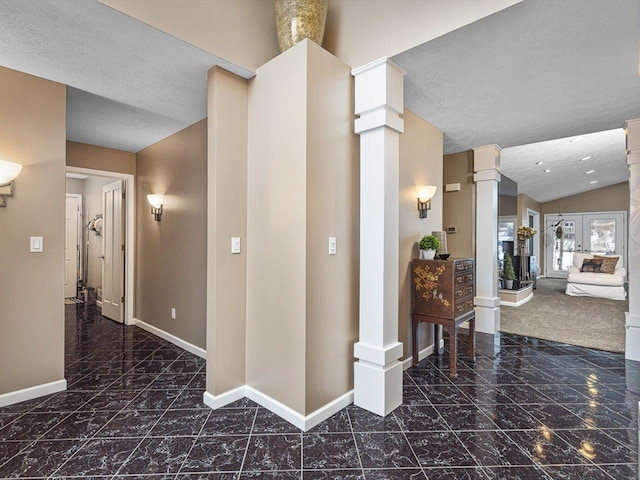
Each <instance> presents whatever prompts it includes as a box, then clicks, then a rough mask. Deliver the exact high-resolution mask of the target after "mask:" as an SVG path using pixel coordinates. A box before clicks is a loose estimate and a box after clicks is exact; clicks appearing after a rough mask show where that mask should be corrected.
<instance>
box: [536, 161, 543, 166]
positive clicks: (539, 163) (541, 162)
mask: <svg viewBox="0 0 640 480" xmlns="http://www.w3.org/2000/svg"><path fill="white" fill-rule="evenodd" d="M543 163H544V162H543V161H542V160H540V161H539V162H536V165H542V164H543Z"/></svg>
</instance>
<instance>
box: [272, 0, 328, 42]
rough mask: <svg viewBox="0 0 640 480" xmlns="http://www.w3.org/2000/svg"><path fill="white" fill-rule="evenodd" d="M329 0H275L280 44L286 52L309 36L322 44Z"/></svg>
mask: <svg viewBox="0 0 640 480" xmlns="http://www.w3.org/2000/svg"><path fill="white" fill-rule="evenodd" d="M327 5H328V0H275V7H276V33H277V35H278V46H279V47H280V51H281V52H284V51H285V50H288V49H289V48H291V47H293V46H294V45H295V44H296V43H298V42H301V41H302V40H304V39H305V38H308V39H310V40H312V41H314V42H315V43H317V44H318V45H322V37H323V36H324V27H325V24H326V21H327Z"/></svg>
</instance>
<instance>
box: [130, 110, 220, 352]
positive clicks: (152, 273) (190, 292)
mask: <svg viewBox="0 0 640 480" xmlns="http://www.w3.org/2000/svg"><path fill="white" fill-rule="evenodd" d="M136 164H137V166H136V272H135V276H136V281H135V287H136V289H135V291H136V294H135V298H136V301H135V317H136V318H138V319H140V320H142V321H144V322H146V323H148V324H151V325H154V326H155V327H158V328H160V329H162V330H164V331H166V332H168V333H171V334H173V335H175V336H177V337H179V338H181V339H183V340H186V341H187V342H189V343H192V344H193V345H196V346H198V347H201V348H205V343H206V338H205V332H206V317H205V310H206V264H207V262H206V255H207V245H206V242H207V121H206V119H205V120H201V121H200V122H197V123H195V124H193V125H191V126H190V127H187V128H185V129H184V130H181V131H180V132H178V133H175V134H174V135H171V136H170V137H167V138H165V139H164V140H161V141H160V142H158V143H156V144H154V145H151V146H150V147H147V148H145V149H144V150H141V151H140V152H138V154H137V159H136ZM150 193H156V194H164V195H165V205H164V209H163V210H164V213H163V214H162V219H161V221H159V222H156V221H155V220H154V219H153V215H151V213H150V206H149V203H148V202H147V199H146V196H147V194H150ZM172 307H174V308H176V319H175V320H172V319H171V308H172Z"/></svg>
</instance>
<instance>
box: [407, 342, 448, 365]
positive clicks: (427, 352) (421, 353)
mask: <svg viewBox="0 0 640 480" xmlns="http://www.w3.org/2000/svg"><path fill="white" fill-rule="evenodd" d="M438 343H439V344H440V348H444V339H443V338H441V339H440V340H439V341H438ZM440 348H439V349H438V350H440ZM432 353H433V343H432V344H431V345H429V346H428V347H427V348H423V349H422V350H420V351H419V352H418V361H421V360H424V359H425V358H427V357H428V356H429V355H431V354H432ZM412 364H413V356H411V357H408V358H405V359H404V360H402V369H403V370H407V369H408V368H411V365H412Z"/></svg>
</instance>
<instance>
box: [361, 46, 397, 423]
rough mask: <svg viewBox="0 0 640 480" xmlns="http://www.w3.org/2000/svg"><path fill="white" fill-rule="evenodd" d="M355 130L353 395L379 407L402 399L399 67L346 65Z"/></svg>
mask: <svg viewBox="0 0 640 480" xmlns="http://www.w3.org/2000/svg"><path fill="white" fill-rule="evenodd" d="M351 73H352V75H353V76H354V77H355V113H356V115H360V118H358V119H357V120H356V121H355V132H356V133H358V134H360V332H359V341H358V343H356V344H355V347H354V355H355V357H356V358H357V359H358V361H357V362H356V363H355V365H354V403H355V404H356V405H358V406H359V407H362V408H364V409H366V410H369V411H370V412H373V413H376V414H378V415H387V414H388V413H390V412H391V411H393V410H394V409H395V408H396V407H398V406H399V405H400V404H401V403H402V364H401V363H400V362H399V361H398V359H399V358H400V357H401V356H402V343H400V342H398V282H399V280H398V269H399V267H398V248H399V158H400V134H401V133H402V132H403V131H404V121H403V120H402V118H400V114H401V113H402V112H403V109H404V93H403V77H404V75H406V72H405V71H404V70H402V69H401V68H400V67H398V66H397V65H396V64H394V63H393V62H391V61H390V60H388V59H387V58H382V59H380V60H376V61H375V62H372V63H370V64H368V65H365V66H363V67H359V68H356V69H355V70H353V71H352V72H351Z"/></svg>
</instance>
